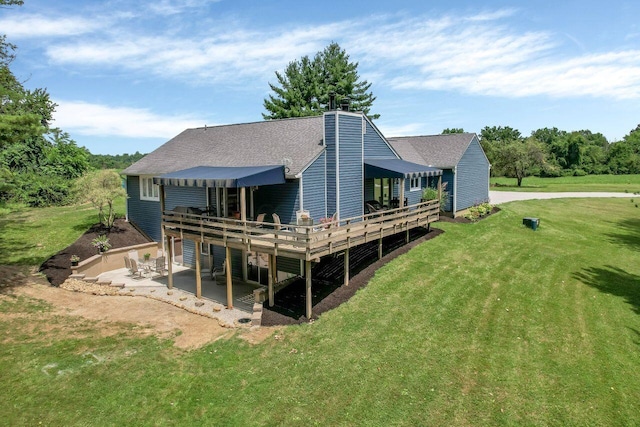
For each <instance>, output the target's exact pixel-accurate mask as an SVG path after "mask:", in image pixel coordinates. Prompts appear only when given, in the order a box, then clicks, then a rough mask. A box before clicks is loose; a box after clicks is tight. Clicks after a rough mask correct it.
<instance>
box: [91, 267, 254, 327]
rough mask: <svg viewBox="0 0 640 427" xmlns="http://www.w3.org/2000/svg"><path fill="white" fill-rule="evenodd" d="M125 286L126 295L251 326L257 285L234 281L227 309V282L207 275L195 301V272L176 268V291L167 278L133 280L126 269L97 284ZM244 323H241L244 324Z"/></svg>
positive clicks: (104, 275) (101, 278)
mask: <svg viewBox="0 0 640 427" xmlns="http://www.w3.org/2000/svg"><path fill="white" fill-rule="evenodd" d="M109 282H110V283H111V284H112V285H114V284H124V287H123V288H122V289H121V290H120V293H121V294H123V295H133V296H145V297H148V298H153V299H156V300H160V301H164V302H167V303H170V304H172V305H175V306H177V307H180V308H184V309H186V310H188V311H190V312H192V313H196V314H200V315H203V316H207V317H212V318H216V319H218V320H220V322H221V324H224V325H227V326H250V325H251V323H250V322H248V321H247V320H245V319H249V320H250V319H251V317H252V314H253V304H254V301H255V297H254V290H255V289H260V288H263V287H261V286H258V285H253V284H250V283H245V282H242V281H239V280H237V279H234V281H233V308H232V309H227V308H226V301H227V293H226V286H224V282H220V283H221V284H220V285H218V284H216V282H215V281H213V280H211V278H210V276H209V275H208V273H207V274H203V275H202V298H196V296H195V293H196V277H195V270H193V269H190V268H188V267H183V266H179V265H173V289H169V288H168V287H167V282H168V278H167V276H166V275H165V276H160V275H158V274H154V275H152V276H151V275H149V276H148V277H145V276H143V277H142V278H138V277H135V278H134V277H131V275H130V274H129V271H128V270H127V269H126V268H120V269H117V270H112V271H108V272H105V273H102V274H100V275H99V276H98V283H109ZM241 319H242V320H241Z"/></svg>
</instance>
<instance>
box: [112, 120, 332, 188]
mask: <svg viewBox="0 0 640 427" xmlns="http://www.w3.org/2000/svg"><path fill="white" fill-rule="evenodd" d="M322 138H323V118H322V116H313V117H301V118H293V119H282V120H269V121H263V122H254V123H243V124H235V125H224V126H213V127H206V126H205V127H201V128H194V129H187V130H185V131H183V132H182V133H180V134H179V135H177V136H175V137H174V138H172V139H171V140H169V141H168V142H166V143H165V144H163V145H161V146H160V147H159V148H157V149H156V150H154V151H153V152H151V153H149V154H148V155H146V156H145V157H144V158H142V159H141V160H140V161H138V162H136V163H134V164H133V165H131V166H129V167H128V168H127V169H125V170H124V171H123V174H125V175H160V174H165V173H169V172H175V171H178V170H183V169H188V168H192V167H194V166H266V165H278V164H284V165H285V166H286V169H287V170H286V174H287V176H293V175H295V174H297V173H299V172H300V171H301V170H302V169H303V168H304V167H305V166H306V165H307V164H308V163H309V162H311V161H312V160H313V159H314V158H315V157H316V156H318V154H319V153H320V152H322V151H323V150H324V146H323V145H322Z"/></svg>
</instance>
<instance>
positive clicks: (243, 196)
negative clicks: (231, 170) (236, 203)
mask: <svg viewBox="0 0 640 427" xmlns="http://www.w3.org/2000/svg"><path fill="white" fill-rule="evenodd" d="M240 219H241V220H242V221H246V220H247V187H240Z"/></svg>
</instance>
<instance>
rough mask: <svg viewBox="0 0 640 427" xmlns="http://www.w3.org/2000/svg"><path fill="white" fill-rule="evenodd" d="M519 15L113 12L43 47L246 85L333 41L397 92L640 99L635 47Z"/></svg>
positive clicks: (198, 0)
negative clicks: (588, 48) (579, 39)
mask: <svg viewBox="0 0 640 427" xmlns="http://www.w3.org/2000/svg"><path fill="white" fill-rule="evenodd" d="M208 2H209V1H207V0H181V1H180V0H172V1H169V0H165V1H161V2H158V3H153V4H152V6H153V7H155V8H156V10H155V13H156V14H161V15H167V16H168V15H171V16H172V17H173V18H176V19H179V18H180V16H181V15H180V14H179V13H178V12H180V11H181V10H183V9H185V8H194V7H197V6H201V5H203V4H205V3H208ZM147 7H151V6H147ZM517 13H518V12H517V11H516V10H513V9H498V10H493V11H483V12H479V13H476V14H467V15H462V16H461V15H457V16H453V15H441V16H437V17H425V16H418V17H407V16H402V15H384V16H382V15H381V16H373V17H372V16H366V17H364V18H361V19H354V20H350V21H339V22H332V23H327V24H323V25H307V26H304V27H301V26H293V27H291V26H290V25H289V26H282V27H277V28H268V29H262V30H260V29H257V28H251V29H249V28H248V26H247V24H239V23H237V22H235V21H231V22H214V23H212V24H211V25H206V30H200V31H199V30H196V29H195V28H194V27H192V26H189V25H188V22H184V23H183V24H184V25H185V28H186V30H183V31H189V33H188V35H183V34H182V33H181V32H180V31H181V28H182V27H181V26H180V25H174V26H172V33H171V35H168V34H166V33H164V34H162V35H157V31H156V30H154V29H155V28H157V27H153V26H147V25H144V24H145V22H144V17H143V18H139V19H142V20H143V21H140V23H138V22H136V25H131V27H127V25H128V24H131V22H129V21H128V19H126V18H121V19H118V17H117V15H112V16H111V23H110V24H109V27H108V28H105V29H104V30H103V31H100V32H98V33H96V34H94V35H92V37H91V38H87V37H84V38H82V39H78V38H74V37H69V38H68V39H64V40H62V41H61V40H54V41H53V42H51V43H50V44H49V45H48V47H47V48H46V54H47V56H48V58H49V61H50V62H51V63H53V64H63V65H66V66H78V67H96V66H99V67H101V68H107V69H109V68H111V69H115V70H123V69H124V70H127V71H132V72H136V73H139V74H142V75H145V76H156V77H160V78H172V79H177V80H180V81H184V82H188V83H197V84H215V83H220V82H223V83H226V84H232V85H243V84H246V82H247V81H248V80H253V81H255V80H258V79H259V80H263V81H264V80H268V81H273V80H274V75H273V72H274V71H276V70H282V69H283V68H284V67H285V66H286V64H287V63H288V62H289V61H291V60H294V59H298V58H300V57H301V56H302V55H313V54H314V53H315V52H317V51H319V50H321V49H322V48H323V47H324V46H326V45H327V44H328V43H329V42H330V41H332V40H336V41H338V42H339V43H340V44H341V46H342V47H343V48H345V49H346V50H347V52H348V53H349V54H350V56H351V59H352V60H356V61H359V62H360V70H359V71H360V74H361V75H368V76H376V78H377V79H379V80H376V82H375V83H376V85H387V86H390V87H392V88H394V89H398V90H420V91H430V90H440V91H456V92H461V93H465V94H475V95H484V96H498V97H527V96H535V95H547V96H553V97H577V96H578V97H580V96H594V97H605V98H614V99H621V98H632V99H637V98H640V55H639V54H638V51H637V50H621V51H616V52H600V53H591V54H588V53H584V54H578V55H575V54H574V55H573V56H568V55H567V54H566V53H565V52H564V51H563V50H562V48H563V46H562V44H563V43H564V42H565V40H566V35H563V34H555V33H551V32H548V31H524V30H522V29H521V28H520V27H517V26H515V25H511V24H510V21H509V19H510V18H511V17H513V16H514V15H516V14H517ZM174 15H175V16H174ZM173 18H172V19H173ZM33 19H34V20H35V19H38V20H39V21H38V22H36V21H32V22H31V24H30V25H29V26H30V27H39V28H42V29H43V30H41V31H42V34H60V35H64V34H67V35H70V36H71V35H73V34H75V33H71V32H70V31H71V30H72V29H73V28H77V31H89V30H91V29H95V28H94V27H91V25H90V23H91V22H94V21H97V19H86V20H83V19H81V18H69V19H70V21H69V22H68V23H65V24H64V25H61V26H60V27H61V29H60V30H59V33H54V28H55V27H56V26H57V25H58V24H60V22H61V21H60V20H55V19H54V20H52V21H51V22H47V21H46V18H43V17H34V18H33ZM74 20H76V21H77V23H78V24H77V25H74V24H73V22H75V21H74ZM125 23H126V25H125ZM36 24H37V25H36ZM20 25H22V26H18V27H14V31H17V32H18V33H20V31H21V32H22V33H24V32H25V31H26V27H27V26H25V25H23V24H20ZM0 27H2V23H0ZM372 27H373V28H375V31H371V28H372ZM19 28H21V30H19ZM47 28H48V30H47ZM65 28H66V30H65ZM6 31H7V32H8V33H10V31H8V30H6ZM65 31H67V33H65ZM336 36H339V37H336Z"/></svg>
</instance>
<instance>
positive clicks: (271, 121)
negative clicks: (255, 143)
mask: <svg viewBox="0 0 640 427" xmlns="http://www.w3.org/2000/svg"><path fill="white" fill-rule="evenodd" d="M318 117H322V116H321V115H316V116H304V117H285V118H282V119H269V120H259V121H255V122H244V123H227V124H221V125H213V126H208V125H206V124H205V125H204V126H198V127H192V128H187V129H186V130H196V129H213V128H222V127H230V126H243V125H256V124H262V123H275V122H283V121H294V120H303V119H317V118H318Z"/></svg>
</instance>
